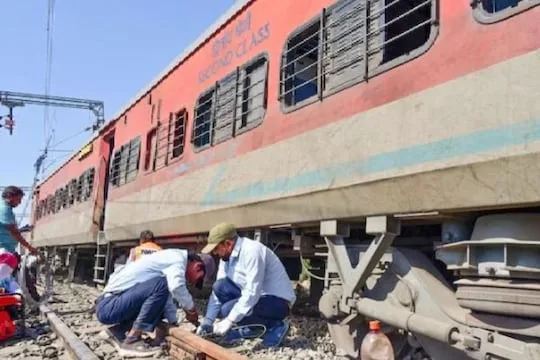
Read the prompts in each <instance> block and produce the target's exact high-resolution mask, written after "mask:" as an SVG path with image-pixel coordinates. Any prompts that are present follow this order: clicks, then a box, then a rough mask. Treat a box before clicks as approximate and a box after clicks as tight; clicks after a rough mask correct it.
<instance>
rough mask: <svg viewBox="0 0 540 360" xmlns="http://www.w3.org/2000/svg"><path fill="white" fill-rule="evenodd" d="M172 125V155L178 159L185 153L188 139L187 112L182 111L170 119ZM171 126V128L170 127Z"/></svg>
mask: <svg viewBox="0 0 540 360" xmlns="http://www.w3.org/2000/svg"><path fill="white" fill-rule="evenodd" d="M172 120H174V122H172ZM171 122H172V124H170V125H172V132H173V134H172V135H173V136H172V154H171V158H172V159H176V158H178V157H180V156H182V154H183V153H184V143H185V139H186V123H187V111H185V110H184V111H180V112H178V113H176V114H175V115H174V118H173V117H172V114H171V118H170V119H169V123H171ZM170 125H169V126H170Z"/></svg>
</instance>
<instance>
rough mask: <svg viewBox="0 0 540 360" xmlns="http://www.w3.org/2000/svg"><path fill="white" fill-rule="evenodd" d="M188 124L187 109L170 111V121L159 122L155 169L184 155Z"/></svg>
mask: <svg viewBox="0 0 540 360" xmlns="http://www.w3.org/2000/svg"><path fill="white" fill-rule="evenodd" d="M186 124H187V111H185V110H182V111H179V112H177V113H170V114H169V121H168V123H166V124H162V123H160V124H159V127H158V132H159V136H158V138H157V144H156V161H155V166H154V170H158V169H161V168H162V167H165V166H167V165H168V164H169V160H172V159H178V158H180V157H181V156H182V154H183V153H184V143H185V138H186Z"/></svg>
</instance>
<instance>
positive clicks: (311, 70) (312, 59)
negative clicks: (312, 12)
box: [280, 0, 438, 110]
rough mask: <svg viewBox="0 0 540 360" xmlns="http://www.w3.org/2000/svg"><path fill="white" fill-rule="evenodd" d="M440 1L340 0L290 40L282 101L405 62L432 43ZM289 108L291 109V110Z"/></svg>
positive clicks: (320, 94)
mask: <svg viewBox="0 0 540 360" xmlns="http://www.w3.org/2000/svg"><path fill="white" fill-rule="evenodd" d="M437 5H438V1H437V0H340V1H338V2H337V3H335V4H334V5H332V6H331V7H329V8H327V9H323V11H322V12H321V14H320V16H319V17H318V19H316V20H314V21H311V22H309V23H308V24H306V25H305V26H303V27H302V28H301V29H300V30H299V31H296V32H295V33H293V35H292V36H291V37H290V38H289V40H288V41H287V45H286V49H285V51H284V53H283V55H282V60H281V79H280V101H281V102H282V103H283V104H284V106H285V108H291V107H292V108H293V109H294V108H296V107H299V106H302V105H305V104H308V103H311V102H313V101H315V100H317V99H318V100H322V99H323V98H324V97H325V96H329V95H331V94H333V93H336V92H338V91H340V90H343V89H344V88H346V87H349V86H352V85H354V84H357V83H359V82H361V81H365V80H367V79H368V78H370V77H373V76H375V75H377V74H379V73H381V72H383V71H387V70H388V69H390V68H392V67H395V66H397V65H399V64H402V63H404V62H406V61H408V60H410V59H412V58H414V57H416V56H418V55H420V54H421V53H423V52H425V51H426V50H427V49H428V47H429V46H430V45H431V43H432V41H433V40H434V38H435V35H436V27H437ZM293 109H291V110H293Z"/></svg>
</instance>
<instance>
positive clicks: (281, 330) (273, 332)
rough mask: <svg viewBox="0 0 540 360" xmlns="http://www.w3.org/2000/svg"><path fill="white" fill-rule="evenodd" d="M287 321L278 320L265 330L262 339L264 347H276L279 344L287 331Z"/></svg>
mask: <svg viewBox="0 0 540 360" xmlns="http://www.w3.org/2000/svg"><path fill="white" fill-rule="evenodd" d="M289 328H290V326H289V323H288V322H286V321H279V322H278V323H277V324H276V325H274V326H272V327H271V328H269V329H267V330H266V334H265V335H264V339H263V346H264V347H277V346H279V345H281V342H282V341H283V339H285V336H287V333H288V332H289Z"/></svg>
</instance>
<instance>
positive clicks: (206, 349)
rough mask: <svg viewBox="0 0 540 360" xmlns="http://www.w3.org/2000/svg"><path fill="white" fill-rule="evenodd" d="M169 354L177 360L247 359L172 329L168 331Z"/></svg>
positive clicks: (179, 330)
mask: <svg viewBox="0 0 540 360" xmlns="http://www.w3.org/2000/svg"><path fill="white" fill-rule="evenodd" d="M168 333H169V336H167V342H168V343H169V353H170V355H171V357H172V358H173V359H178V360H203V359H204V360H225V359H226V360H248V357H246V356H244V355H241V354H238V353H236V352H234V351H232V350H229V349H225V348H224V347H221V346H219V345H217V344H214V343H213V342H211V341H208V340H205V339H203V338H201V337H199V336H197V335H195V334H192V333H191V332H189V331H187V330H184V329H181V328H178V327H172V328H169V330H168Z"/></svg>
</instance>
